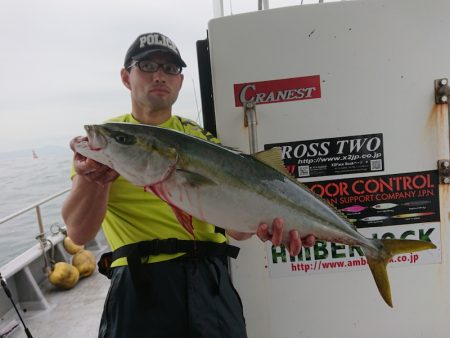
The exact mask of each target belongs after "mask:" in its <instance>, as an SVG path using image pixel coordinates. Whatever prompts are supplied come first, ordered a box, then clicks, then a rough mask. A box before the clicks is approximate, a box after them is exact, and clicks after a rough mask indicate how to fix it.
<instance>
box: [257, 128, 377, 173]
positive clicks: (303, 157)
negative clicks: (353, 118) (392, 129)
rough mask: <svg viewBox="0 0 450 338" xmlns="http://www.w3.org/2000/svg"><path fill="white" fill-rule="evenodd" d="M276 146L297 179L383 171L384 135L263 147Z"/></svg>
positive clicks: (271, 146) (271, 145) (285, 143)
mask: <svg viewBox="0 0 450 338" xmlns="http://www.w3.org/2000/svg"><path fill="white" fill-rule="evenodd" d="M273 147H279V148H280V149H281V150H282V155H283V161H284V164H285V166H286V168H287V170H288V171H289V172H290V173H291V174H292V175H293V176H295V177H296V178H301V177H319V176H331V175H344V174H355V173H366V172H375V171H383V170H384V151H383V134H368V135H358V136H346V137H337V138H326V139H318V140H308V141H296V142H284V143H272V144H266V145H265V146H264V149H266V150H267V149H270V148H273Z"/></svg>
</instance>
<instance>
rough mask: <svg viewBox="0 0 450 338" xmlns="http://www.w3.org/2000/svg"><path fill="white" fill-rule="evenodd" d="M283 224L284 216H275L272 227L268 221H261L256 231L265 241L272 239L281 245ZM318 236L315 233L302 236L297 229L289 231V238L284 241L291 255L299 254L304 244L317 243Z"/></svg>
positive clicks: (307, 245) (274, 242) (309, 245)
mask: <svg viewBox="0 0 450 338" xmlns="http://www.w3.org/2000/svg"><path fill="white" fill-rule="evenodd" d="M283 224H284V221H283V219H282V218H278V217H277V218H275V219H274V220H273V223H272V229H270V228H269V225H268V224H266V223H261V224H260V225H259V227H258V230H257V231H256V235H257V236H258V237H259V239H261V240H262V241H263V242H265V241H268V240H269V241H271V242H272V244H273V245H280V244H282V241H283ZM315 242H316V238H315V237H314V236H313V235H308V236H306V237H304V238H300V235H299V233H298V231H297V230H291V231H289V239H288V242H287V243H284V244H285V245H286V247H287V249H288V251H289V255H291V256H297V255H298V254H299V253H300V250H301V248H302V246H304V247H311V246H313V245H314V244H315Z"/></svg>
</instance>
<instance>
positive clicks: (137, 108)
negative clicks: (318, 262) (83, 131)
mask: <svg viewBox="0 0 450 338" xmlns="http://www.w3.org/2000/svg"><path fill="white" fill-rule="evenodd" d="M185 66H186V64H185V62H184V61H183V59H182V58H181V55H180V53H179V51H178V48H177V47H176V45H175V44H174V43H173V42H172V40H170V39H169V38H168V37H166V36H164V35H162V34H160V33H148V34H142V35H140V36H139V37H138V38H137V39H136V40H135V41H134V42H133V44H132V45H131V46H130V48H129V49H128V51H127V53H126V57H125V62H124V68H123V69H122V70H121V78H122V82H123V84H124V85H125V87H127V88H128V89H129V90H130V94H131V114H125V115H122V116H119V117H117V118H114V119H111V120H110V121H115V122H128V123H143V124H149V125H157V126H161V127H165V128H172V129H176V130H179V131H182V132H185V133H188V134H191V135H194V136H197V137H201V138H203V139H209V140H210V141H212V142H218V140H217V139H215V138H214V137H213V136H212V135H211V134H210V133H207V132H206V131H204V130H203V129H202V128H201V127H200V126H198V125H197V124H195V123H194V122H192V121H190V120H187V119H183V118H180V117H177V116H173V115H172V105H173V104H174V102H175V101H176V99H177V96H178V93H179V91H180V89H181V85H182V83H183V74H182V73H181V71H182V68H183V67H185ZM82 139H85V138H82V137H78V138H75V139H73V140H72V142H71V146H72V149H74V144H76V143H77V142H79V141H80V140H82ZM62 214H63V218H64V220H65V223H66V224H67V231H68V235H69V237H71V238H72V240H73V241H74V242H76V243H79V244H83V243H86V242H87V241H89V240H91V239H92V238H94V237H95V235H96V233H97V232H98V230H99V229H100V226H103V231H104V233H105V235H106V238H107V239H108V242H109V244H110V246H111V248H112V250H113V251H114V253H113V256H112V259H113V263H112V265H111V267H112V269H111V271H112V273H111V276H110V277H111V287H110V291H109V294H108V297H107V299H106V301H105V307H104V312H103V316H102V320H101V324H100V332H99V336H100V337H129V338H139V337H167V338H169V337H170V338H177V337H229V338H240V337H246V336H247V335H246V331H245V322H244V317H243V313H242V305H241V303H240V299H239V296H238V294H237V292H236V291H235V289H234V287H233V285H232V284H231V281H230V278H229V275H228V273H227V270H226V266H225V264H224V259H225V258H226V256H236V251H235V250H234V249H235V248H234V247H232V246H229V245H227V244H226V243H227V238H226V235H225V233H224V232H223V231H222V230H221V229H216V228H215V227H214V225H211V224H207V223H205V222H202V221H200V220H197V219H195V218H194V219H193V226H194V234H195V239H196V241H192V237H190V234H189V233H188V232H187V231H185V229H184V228H183V227H182V226H181V225H180V224H179V222H178V221H177V219H176V217H175V215H174V214H173V212H172V210H171V209H170V206H168V205H167V204H166V203H165V202H163V201H162V200H160V199H159V198H158V197H156V196H155V195H153V194H150V193H147V192H144V191H143V189H142V188H139V187H136V186H133V185H132V184H131V183H129V182H127V181H126V180H125V179H123V178H122V177H121V176H119V174H118V173H117V172H115V171H114V170H112V169H111V168H109V167H107V166H105V165H102V164H100V163H97V162H95V161H93V160H90V159H87V158H85V157H83V156H82V155H80V154H77V153H75V155H74V176H73V181H72V190H71V192H70V194H69V196H68V197H67V199H66V201H65V203H64V206H63V210H62ZM275 216H276V215H274V217H275ZM282 228H283V221H282V219H279V218H275V219H274V222H273V224H272V229H269V226H268V225H267V224H261V225H260V226H259V228H258V231H257V235H258V237H259V238H261V240H263V241H266V240H271V241H272V243H273V244H274V245H279V244H280V243H281V238H282V232H283V230H282ZM228 235H229V236H231V237H233V238H235V239H237V240H243V239H247V238H249V237H251V236H252V235H253V234H248V233H239V232H235V231H228ZM173 238H176V239H175V240H172V239H173ZM169 239H170V240H169ZM157 240H159V241H157ZM314 240H315V239H314V237H313V236H308V237H307V238H305V239H304V241H303V244H304V245H307V246H311V245H313V244H314ZM137 243H139V244H137ZM286 245H288V248H289V250H290V253H291V254H292V255H296V254H298V252H299V251H300V248H301V246H302V240H301V239H300V238H299V234H298V232H296V231H292V232H290V234H289V243H286ZM127 265H128V266H127Z"/></svg>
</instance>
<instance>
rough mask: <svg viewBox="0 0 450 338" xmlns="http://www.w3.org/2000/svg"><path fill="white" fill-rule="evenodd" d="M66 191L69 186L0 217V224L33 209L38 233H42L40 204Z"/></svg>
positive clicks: (42, 223)
mask: <svg viewBox="0 0 450 338" xmlns="http://www.w3.org/2000/svg"><path fill="white" fill-rule="evenodd" d="M68 191H70V188H67V189H64V190H62V191H60V192H58V193H56V194H54V195H51V196H49V197H47V198H44V199H43V200H41V201H39V202H37V203H34V204H32V205H30V206H28V207H26V208H24V209H22V210H19V211H17V212H15V213H13V214H11V215H9V216H6V217H4V218H2V219H0V224H3V223H6V222H8V221H10V220H12V219H13V218H16V217H18V216H20V215H22V214H24V213H26V212H28V211H30V210H33V209H35V211H36V217H37V222H38V227H39V234H43V233H44V222H43V221H42V215H41V205H43V204H45V203H47V202H50V201H51V200H54V199H55V198H57V197H59V196H61V195H64V194H65V193H67V192H68Z"/></svg>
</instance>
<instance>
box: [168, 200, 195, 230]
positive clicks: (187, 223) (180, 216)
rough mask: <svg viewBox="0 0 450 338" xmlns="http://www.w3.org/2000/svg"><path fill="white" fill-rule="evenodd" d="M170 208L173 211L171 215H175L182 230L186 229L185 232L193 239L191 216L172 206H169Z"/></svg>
mask: <svg viewBox="0 0 450 338" xmlns="http://www.w3.org/2000/svg"><path fill="white" fill-rule="evenodd" d="M170 207H171V208H172V210H173V213H174V214H175V216H176V218H177V220H178V222H180V224H181V225H182V226H183V228H185V229H186V231H187V232H189V233H190V234H191V235H192V237H194V238H195V236H194V226H193V224H192V216H191V215H189V214H188V213H187V212H185V211H183V210H181V209H179V208H177V207H176V206H174V205H170Z"/></svg>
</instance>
